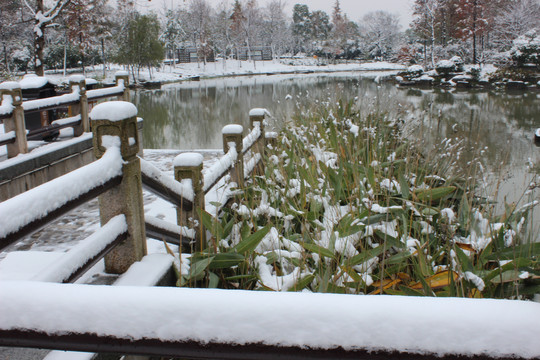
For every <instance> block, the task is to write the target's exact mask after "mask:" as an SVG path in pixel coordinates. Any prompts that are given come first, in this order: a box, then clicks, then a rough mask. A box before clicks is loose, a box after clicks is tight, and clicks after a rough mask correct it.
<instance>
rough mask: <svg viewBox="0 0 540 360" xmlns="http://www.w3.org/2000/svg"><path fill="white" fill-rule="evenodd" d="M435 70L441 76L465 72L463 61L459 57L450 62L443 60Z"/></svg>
mask: <svg viewBox="0 0 540 360" xmlns="http://www.w3.org/2000/svg"><path fill="white" fill-rule="evenodd" d="M435 70H437V73H438V74H439V75H443V76H446V75H449V74H451V73H457V72H462V71H463V60H462V59H461V57H459V56H454V57H452V58H451V59H450V60H441V61H439V62H438V63H437V64H436V65H435Z"/></svg>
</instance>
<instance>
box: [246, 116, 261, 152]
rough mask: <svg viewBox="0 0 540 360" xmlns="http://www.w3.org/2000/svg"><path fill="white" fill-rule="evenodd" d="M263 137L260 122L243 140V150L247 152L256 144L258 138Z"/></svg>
mask: <svg viewBox="0 0 540 360" xmlns="http://www.w3.org/2000/svg"><path fill="white" fill-rule="evenodd" d="M260 137H261V127H260V126H259V125H258V122H257V123H256V124H255V127H254V128H253V129H252V130H251V132H250V133H249V134H247V136H246V137H245V138H244V139H243V140H242V149H243V150H242V152H243V153H244V154H245V153H246V152H248V150H249V149H251V147H252V146H253V144H255V142H256V141H257V140H259V138H260Z"/></svg>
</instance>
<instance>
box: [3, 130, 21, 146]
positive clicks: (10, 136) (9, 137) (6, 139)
mask: <svg viewBox="0 0 540 360" xmlns="http://www.w3.org/2000/svg"><path fill="white" fill-rule="evenodd" d="M15 139H17V136H16V135H15V131H8V132H7V133H4V134H0V145H7V144H11V143H12V142H14V141H15Z"/></svg>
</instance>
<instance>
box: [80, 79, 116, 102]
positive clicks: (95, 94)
mask: <svg viewBox="0 0 540 360" xmlns="http://www.w3.org/2000/svg"><path fill="white" fill-rule="evenodd" d="M125 89H126V87H125V86H124V85H123V82H122V84H121V85H117V86H113V87H108V88H102V89H95V90H87V91H86V96H87V97H88V100H89V101H94V100H99V99H103V98H107V97H112V96H119V95H122V94H123V93H124V91H125Z"/></svg>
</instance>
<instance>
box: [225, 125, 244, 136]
mask: <svg viewBox="0 0 540 360" xmlns="http://www.w3.org/2000/svg"><path fill="white" fill-rule="evenodd" d="M243 132H244V127H243V126H242V125H238V124H230V125H225V126H224V127H223V130H221V133H222V134H223V135H234V134H242V133H243Z"/></svg>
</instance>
